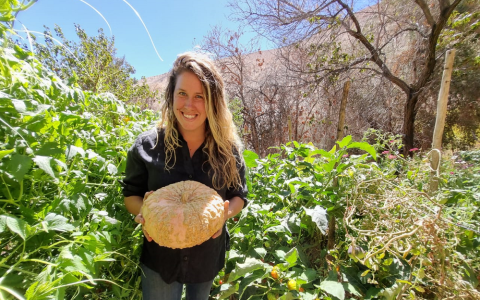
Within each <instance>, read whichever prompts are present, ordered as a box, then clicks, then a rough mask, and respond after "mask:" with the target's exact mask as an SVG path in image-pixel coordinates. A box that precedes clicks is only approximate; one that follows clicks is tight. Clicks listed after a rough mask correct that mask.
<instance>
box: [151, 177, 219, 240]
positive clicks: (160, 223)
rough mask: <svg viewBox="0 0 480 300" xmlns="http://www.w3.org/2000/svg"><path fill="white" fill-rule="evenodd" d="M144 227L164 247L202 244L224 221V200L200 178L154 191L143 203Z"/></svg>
mask: <svg viewBox="0 0 480 300" xmlns="http://www.w3.org/2000/svg"><path fill="white" fill-rule="evenodd" d="M142 215H143V218H144V219H145V224H144V225H143V226H144V229H145V230H146V231H147V233H148V234H149V235H150V237H151V238H152V239H153V240H154V241H155V242H156V243H157V244H159V245H160V246H165V247H168V248H174V249H175V248H180V249H182V248H189V247H193V246H196V245H200V244H201V243H203V242H205V241H206V240H208V239H209V238H211V237H212V236H213V235H214V234H215V232H217V231H218V230H219V229H220V228H222V226H223V223H224V202H223V199H222V197H220V196H219V195H218V194H217V192H216V191H215V190H214V189H212V188H210V187H208V186H206V185H204V184H202V183H200V182H196V181H181V182H178V183H174V184H171V185H168V186H166V187H163V188H161V189H158V190H156V191H155V192H153V193H152V194H150V195H149V196H148V197H147V198H146V199H145V200H144V201H143V206H142Z"/></svg>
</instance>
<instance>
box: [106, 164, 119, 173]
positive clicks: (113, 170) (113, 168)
mask: <svg viewBox="0 0 480 300" xmlns="http://www.w3.org/2000/svg"><path fill="white" fill-rule="evenodd" d="M107 170H108V173H109V174H110V175H115V174H117V173H118V169H117V167H116V166H115V165H112V164H110V163H109V164H108V165H107Z"/></svg>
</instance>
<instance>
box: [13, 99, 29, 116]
mask: <svg viewBox="0 0 480 300" xmlns="http://www.w3.org/2000/svg"><path fill="white" fill-rule="evenodd" d="M12 104H13V106H14V107H15V110H16V111H17V112H19V113H25V112H26V111H27V106H26V105H25V102H24V101H21V100H15V99H12Z"/></svg>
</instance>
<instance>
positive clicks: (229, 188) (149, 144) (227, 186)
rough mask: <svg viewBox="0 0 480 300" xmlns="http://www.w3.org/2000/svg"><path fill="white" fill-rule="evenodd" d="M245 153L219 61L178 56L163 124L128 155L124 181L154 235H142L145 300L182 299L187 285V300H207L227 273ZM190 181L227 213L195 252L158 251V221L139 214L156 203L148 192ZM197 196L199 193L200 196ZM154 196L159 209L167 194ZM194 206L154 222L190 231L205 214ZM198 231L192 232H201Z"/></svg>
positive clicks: (242, 197) (241, 199)
mask: <svg viewBox="0 0 480 300" xmlns="http://www.w3.org/2000/svg"><path fill="white" fill-rule="evenodd" d="M241 147H242V145H241V144H240V140H239V138H238V136H237V133H236V129H235V125H234V123H233V119H232V114H231V113H230V111H229V110H228V106H227V102H226V99H225V97H224V85H223V80H222V78H221V76H220V74H219V72H218V70H217V69H216V67H215V65H214V64H213V61H212V60H211V59H209V58H208V57H206V56H204V55H201V54H198V53H185V54H181V55H179V56H178V58H177V60H176V61H175V63H174V64H173V68H172V70H171V71H170V74H169V79H168V85H167V88H166V90H165V101H164V104H163V107H162V123H161V124H160V125H159V127H158V128H156V129H155V130H152V131H148V132H146V133H144V134H142V135H141V136H140V137H139V138H138V139H137V140H136V142H135V144H134V145H133V146H132V148H131V149H130V150H129V152H128V157H127V165H126V171H125V174H126V177H125V179H124V180H123V183H124V190H123V193H124V196H125V205H126V207H127V209H128V211H129V212H131V213H132V214H134V215H135V216H136V217H135V220H136V221H137V222H139V223H141V224H143V225H145V227H146V228H150V229H149V230H148V232H147V231H146V230H145V228H144V234H145V239H144V244H143V251H142V256H141V259H140V261H141V263H142V270H143V274H144V276H142V292H143V299H145V300H148V299H172V300H177V299H180V297H181V295H182V289H183V285H184V284H185V285H186V293H187V299H190V298H192V297H193V298H192V299H208V296H209V294H210V289H211V286H212V283H213V279H214V277H215V276H216V275H217V273H218V272H219V271H220V270H221V269H222V268H223V266H224V264H225V251H226V250H227V249H228V248H229V240H230V238H229V235H228V232H227V230H226V226H225V221H226V220H227V219H228V218H231V217H233V216H235V215H236V214H238V213H239V212H240V211H241V210H242V208H243V207H244V206H245V205H246V203H247V200H246V195H247V187H246V179H245V163H244V161H243V158H242V156H241ZM184 181H196V183H195V184H198V183H201V185H202V186H203V185H206V186H208V187H210V188H212V189H213V190H215V191H216V192H217V193H218V195H219V196H220V197H221V200H222V202H223V207H222V202H220V209H224V213H223V216H222V214H221V213H219V214H215V216H213V218H216V219H215V220H209V221H208V223H209V222H210V221H211V222H213V223H217V222H218V223H220V226H221V228H220V229H219V230H218V231H217V232H214V233H213V235H212V236H210V234H208V235H207V236H206V237H207V240H205V241H204V242H202V243H201V244H199V245H196V246H193V247H189V248H182V249H172V248H169V247H166V246H160V245H159V244H157V243H156V242H155V241H152V238H151V237H150V235H149V234H148V233H150V234H152V237H156V236H158V234H159V233H160V232H152V230H153V229H152V228H158V227H155V226H153V227H152V226H149V224H146V222H152V221H151V220H152V217H150V216H146V219H147V221H146V220H145V219H144V217H143V216H142V214H141V213H140V212H141V211H143V206H145V207H148V205H149V204H148V203H150V202H149V201H145V202H144V200H146V198H147V197H148V196H149V195H150V194H151V192H149V191H158V190H159V189H161V188H164V187H166V186H169V185H171V184H174V183H180V182H184ZM180 186H182V185H181V184H180ZM182 192H185V191H182ZM198 194H199V193H198V191H197V190H195V196H199V195H198ZM155 195H159V197H157V198H155V199H156V200H155V203H154V204H153V205H154V206H161V204H159V203H162V201H166V198H165V197H166V194H165V193H164V192H162V191H160V192H157V193H156V194H155ZM144 204H145V205H144ZM188 207H189V209H190V212H191V213H188V214H186V213H178V211H177V215H175V213H176V210H175V209H173V208H172V209H171V211H168V209H167V210H166V212H165V211H164V212H163V213H162V215H161V216H159V215H158V214H156V215H154V216H153V218H154V219H153V220H154V221H153V222H154V223H155V222H156V221H163V220H166V219H168V220H172V222H173V223H175V224H179V223H180V224H183V225H182V226H185V227H186V228H187V227H188V226H192V225H191V224H193V223H194V222H193V219H197V220H198V217H195V215H197V214H198V213H200V214H202V211H203V209H197V210H196V211H192V209H193V208H192V207H193V206H191V205H188ZM146 211H147V212H148V211H149V209H148V208H147V209H146ZM189 216H190V218H188V217H189ZM192 218H193V219H192ZM218 218H220V220H219V219H218ZM157 219H158V220H157ZM179 226H180V225H179ZM173 227H178V226H173ZM191 229H192V228H187V229H186V230H191ZM194 229H195V230H191V232H198V230H199V228H198V227H196V228H194ZM215 230H216V228H215ZM167 235H169V236H172V238H173V236H175V235H176V233H174V230H172V231H171V232H167ZM202 240H204V239H202Z"/></svg>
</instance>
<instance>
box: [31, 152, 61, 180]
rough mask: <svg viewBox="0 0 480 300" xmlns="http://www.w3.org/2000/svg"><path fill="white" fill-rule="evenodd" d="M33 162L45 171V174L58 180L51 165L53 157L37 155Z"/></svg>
mask: <svg viewBox="0 0 480 300" xmlns="http://www.w3.org/2000/svg"><path fill="white" fill-rule="evenodd" d="M33 160H34V161H35V163H36V164H37V166H38V167H39V168H40V169H42V170H43V171H45V173H47V174H48V175H50V176H51V177H52V178H56V177H55V174H54V173H53V169H52V166H51V165H50V161H51V160H52V158H51V157H48V156H40V155H37V156H35V157H34V158H33Z"/></svg>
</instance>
